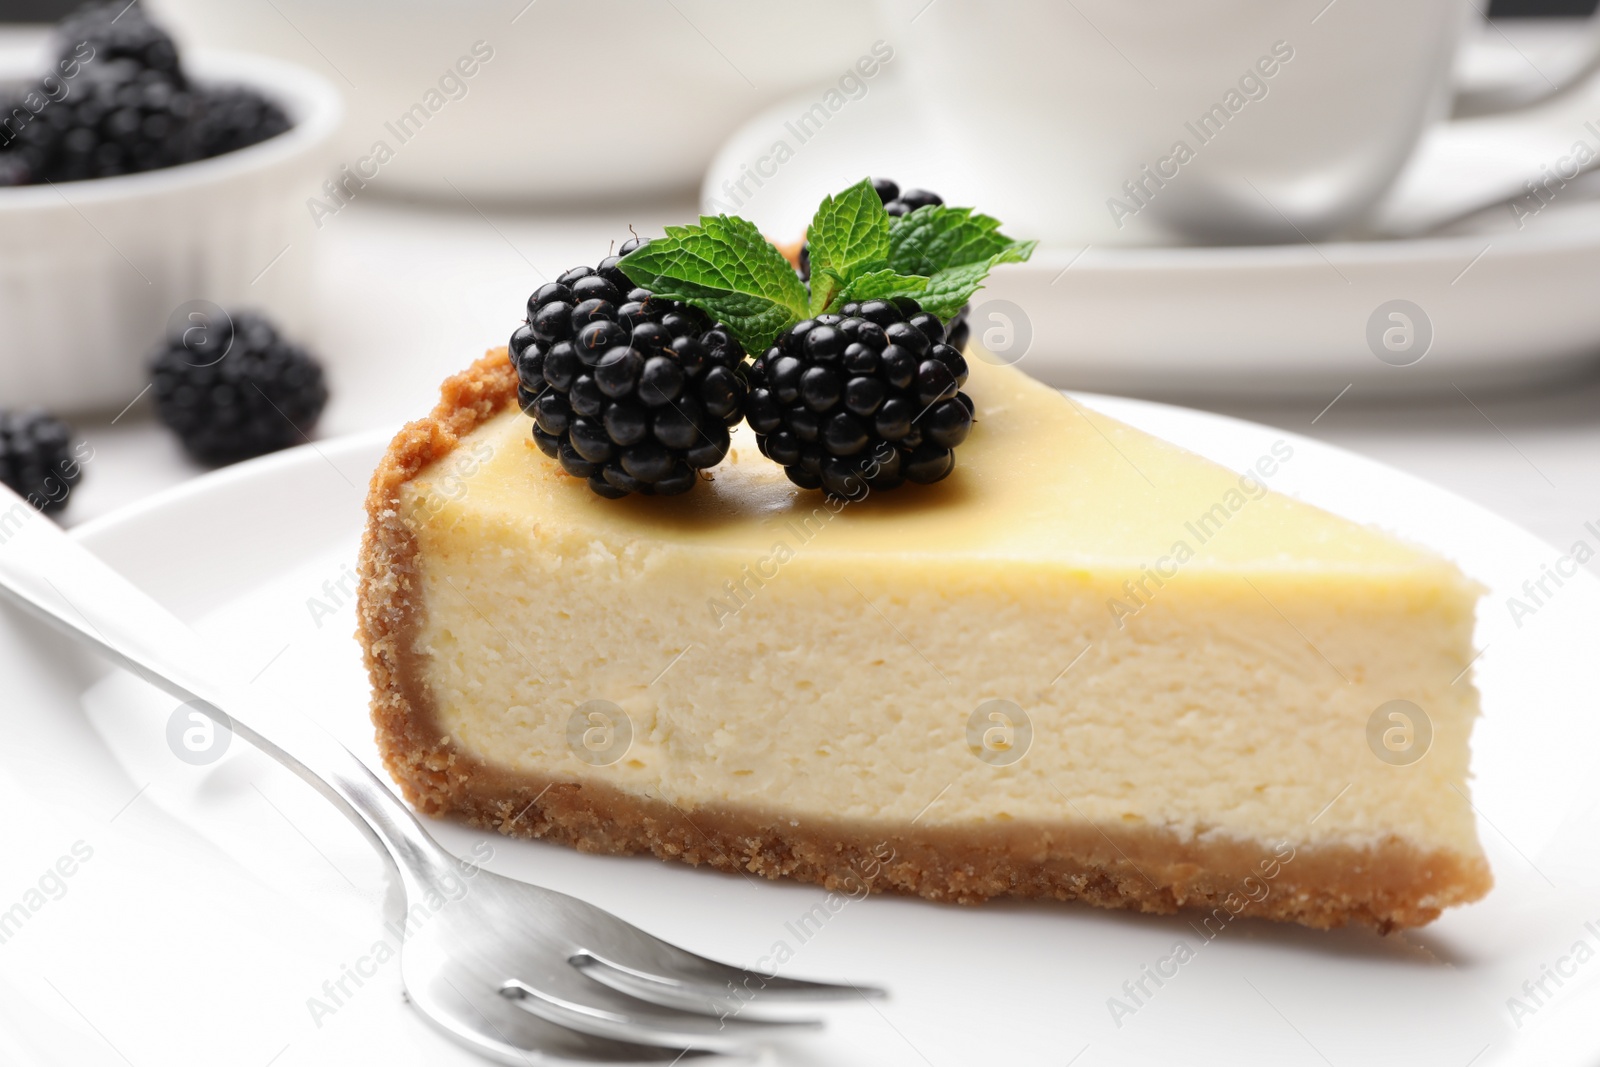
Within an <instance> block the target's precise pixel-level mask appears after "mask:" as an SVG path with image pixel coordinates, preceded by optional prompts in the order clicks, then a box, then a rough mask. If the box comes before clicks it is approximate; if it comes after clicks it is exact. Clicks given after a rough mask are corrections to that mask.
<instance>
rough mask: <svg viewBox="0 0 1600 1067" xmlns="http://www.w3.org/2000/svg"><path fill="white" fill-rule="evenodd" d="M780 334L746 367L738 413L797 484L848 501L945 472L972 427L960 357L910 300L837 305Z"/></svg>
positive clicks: (937, 325)
mask: <svg viewBox="0 0 1600 1067" xmlns="http://www.w3.org/2000/svg"><path fill="white" fill-rule="evenodd" d="M840 311H841V312H842V313H841V314H826V315H819V316H817V317H816V318H815V319H807V320H805V321H804V322H801V323H799V324H798V325H796V326H794V327H791V328H790V329H789V330H788V331H786V332H785V333H784V334H783V335H782V336H781V337H780V338H779V339H778V342H777V343H776V344H774V345H773V346H772V347H771V348H769V349H767V351H766V352H765V353H763V354H762V355H761V357H760V358H759V359H757V360H756V361H755V363H754V364H753V365H752V366H751V368H750V398H749V400H748V402H747V403H746V406H745V416H746V419H747V421H748V422H749V423H750V428H751V429H753V430H754V431H755V432H756V443H757V445H758V447H759V448H760V449H761V452H762V454H763V455H765V456H766V457H767V458H769V459H771V460H773V461H774V462H776V463H779V464H781V465H782V466H783V468H784V473H785V474H787V475H788V477H789V480H790V481H792V482H793V483H795V484H796V485H798V486H800V487H802V488H805V489H821V490H823V491H824V492H825V493H828V494H829V495H831V496H836V497H844V498H850V499H855V498H859V497H860V496H861V495H863V492H864V488H863V487H865V488H866V489H870V490H885V489H894V488H897V487H898V486H900V485H902V484H904V483H906V482H915V483H920V484H924V485H926V484H931V483H933V482H937V481H940V480H941V479H943V478H945V477H947V476H948V475H949V474H950V472H951V471H952V470H954V469H955V449H956V448H957V446H959V445H960V444H961V443H962V442H963V441H965V440H966V438H967V434H968V433H969V432H970V431H971V429H972V421H973V413H974V409H973V404H972V399H971V398H970V397H968V396H967V395H966V394H965V393H963V392H961V386H962V385H964V384H966V380H967V364H966V360H965V359H964V358H963V357H962V355H961V353H960V352H959V351H957V350H956V349H955V348H954V347H952V346H951V345H950V344H949V343H948V335H947V333H946V330H945V327H944V325H943V324H942V323H940V321H939V319H938V317H937V316H935V315H932V314H930V313H928V312H926V311H923V310H922V308H921V307H920V306H919V305H918V304H917V303H916V302H915V301H913V300H910V299H905V298H902V299H899V300H895V301H888V300H868V301H865V302H862V303H851V304H845V305H844V306H843V307H842V308H840Z"/></svg>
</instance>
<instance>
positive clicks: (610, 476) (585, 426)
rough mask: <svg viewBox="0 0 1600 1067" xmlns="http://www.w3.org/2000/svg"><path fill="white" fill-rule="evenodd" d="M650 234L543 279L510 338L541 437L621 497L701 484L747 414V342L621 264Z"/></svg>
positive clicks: (559, 456)
mask: <svg viewBox="0 0 1600 1067" xmlns="http://www.w3.org/2000/svg"><path fill="white" fill-rule="evenodd" d="M642 243H643V242H642V241H640V240H639V239H637V238H636V239H634V240H630V241H628V242H626V243H624V244H623V245H622V247H621V248H620V249H619V250H618V254H617V255H613V256H607V257H606V258H605V259H603V260H601V261H600V265H599V266H598V267H574V268H573V269H572V270H569V271H567V272H566V273H565V274H563V275H561V277H559V278H557V279H556V280H555V281H553V282H549V283H547V284H545V285H542V286H540V287H539V288H538V289H537V290H536V291H535V292H534V294H533V295H532V296H530V297H529V298H528V319H527V322H525V323H524V324H523V325H522V326H520V327H518V328H517V331H516V332H515V333H513V334H512V335H511V343H510V352H511V363H512V366H514V367H515V368H516V370H517V381H518V387H517V400H518V402H519V403H520V404H521V406H522V410H523V411H524V412H525V413H527V414H528V415H530V416H532V417H533V419H534V425H533V439H534V441H535V442H537V443H538V445H539V447H540V449H542V450H543V451H544V453H545V454H546V455H548V456H550V457H552V458H554V459H556V460H559V461H560V463H561V466H562V467H564V468H565V469H566V471H567V473H569V474H573V475H576V476H577V477H579V478H584V479H587V480H588V483H589V488H590V489H592V490H593V491H594V492H596V493H598V494H599V495H601V496H603V497H610V498H613V499H615V498H618V497H624V496H627V495H628V494H629V493H640V494H644V495H652V494H653V495H657V496H669V495H672V494H674V493H682V492H686V491H688V490H689V489H692V488H693V487H694V483H695V482H696V481H697V480H698V477H697V472H698V471H701V470H705V469H706V468H708V467H714V466H716V465H717V464H718V463H720V462H722V459H723V457H724V456H726V455H727V454H728V445H729V438H728V429H729V427H731V426H733V425H735V424H737V423H738V422H739V420H740V419H741V418H742V417H743V416H744V403H745V394H746V385H745V366H744V358H745V352H744V349H743V348H742V347H741V346H740V344H739V342H738V341H736V340H735V339H734V338H733V336H732V335H731V334H730V333H729V332H728V331H727V330H726V329H724V328H723V327H722V326H720V325H717V324H714V323H712V321H711V320H710V319H709V318H707V317H706V315H705V313H704V312H702V311H700V310H698V309H697V308H693V307H690V306H688V305H686V304H683V303H680V302H678V301H675V300H665V299H662V298H659V297H656V296H655V295H653V294H652V293H651V292H650V291H649V290H648V289H641V288H638V287H637V286H635V285H634V284H633V283H632V282H631V281H629V280H628V278H627V276H626V275H624V274H623V273H622V271H621V270H620V269H618V267H617V261H618V260H619V259H621V257H622V256H625V255H627V254H628V253H629V252H631V251H633V250H634V249H635V248H638V247H639V245H640V244H642Z"/></svg>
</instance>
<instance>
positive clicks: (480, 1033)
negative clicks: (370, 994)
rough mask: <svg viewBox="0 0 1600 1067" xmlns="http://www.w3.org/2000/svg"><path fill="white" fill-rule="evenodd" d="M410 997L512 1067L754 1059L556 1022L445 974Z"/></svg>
mask: <svg viewBox="0 0 1600 1067" xmlns="http://www.w3.org/2000/svg"><path fill="white" fill-rule="evenodd" d="M422 993H423V995H422V997H421V998H419V997H418V996H417V995H416V994H413V995H412V996H411V997H410V999H411V1001H412V1006H413V1007H414V1008H416V1009H417V1010H418V1012H419V1014H421V1015H422V1016H423V1018H425V1019H426V1020H427V1021H428V1022H430V1023H432V1024H433V1025H434V1026H436V1027H438V1028H439V1029H440V1030H442V1031H444V1033H446V1034H447V1035H448V1036H450V1037H451V1038H453V1039H454V1040H456V1041H457V1042H459V1043H461V1044H462V1045H464V1046H466V1047H467V1048H469V1049H471V1050H472V1051H473V1052H476V1053H477V1054H478V1055H480V1056H483V1057H485V1058H487V1059H490V1060H493V1061H495V1062H497V1063H503V1064H509V1065H511V1067H581V1065H604V1067H671V1065H673V1064H676V1065H679V1067H687V1065H689V1064H691V1063H693V1064H703V1065H704V1067H753V1065H754V1064H755V1063H756V1062H757V1061H756V1060H755V1059H754V1058H749V1057H746V1056H742V1055H734V1056H728V1055H724V1054H722V1053H720V1052H714V1051H705V1050H690V1051H683V1050H682V1049H681V1046H680V1048H679V1049H671V1048H665V1047H661V1046H656V1045H647V1044H638V1043H635V1042H632V1041H626V1040H623V1041H619V1040H616V1039H614V1038H611V1037H602V1036H597V1035H594V1034H589V1033H581V1032H579V1031H576V1030H572V1029H569V1028H567V1027H564V1026H559V1025H557V1024H555V1023H552V1022H550V1021H548V1020H546V1019H543V1018H541V1017H539V1016H538V1015H534V1014H531V1013H529V1012H526V1011H523V1010H521V1009H519V1008H518V1007H517V1006H516V1005H514V1004H512V1003H510V1002H508V1001H507V1000H505V999H504V998H503V997H499V996H495V995H494V994H492V993H489V994H487V995H484V994H478V995H474V996H468V995H467V994H466V993H465V992H463V991H462V990H461V989H459V988H457V987H456V985H455V984H454V983H452V982H450V981H449V980H448V979H442V985H441V984H438V983H435V984H434V985H433V986H432V988H429V989H427V990H425V991H422Z"/></svg>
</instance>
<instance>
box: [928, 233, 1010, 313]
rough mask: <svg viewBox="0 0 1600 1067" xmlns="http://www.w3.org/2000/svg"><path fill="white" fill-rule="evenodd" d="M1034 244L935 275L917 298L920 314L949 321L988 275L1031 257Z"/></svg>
mask: <svg viewBox="0 0 1600 1067" xmlns="http://www.w3.org/2000/svg"><path fill="white" fill-rule="evenodd" d="M1037 243H1038V242H1036V241H1020V242H1013V243H1012V247H1009V248H1007V249H1005V250H1003V251H1000V252H996V253H995V254H994V255H992V256H990V257H989V258H987V259H981V260H979V261H978V262H976V263H963V264H961V265H960V266H956V267H947V268H946V269H944V270H941V271H935V272H934V274H933V276H932V277H930V278H929V279H928V288H927V289H926V290H925V291H924V292H923V293H922V294H921V295H920V296H918V297H917V302H918V303H920V304H921V305H922V310H924V311H931V312H932V313H933V314H935V315H937V316H939V318H941V319H944V320H945V321H949V319H950V318H951V317H952V316H953V315H955V313H956V312H957V311H960V310H961V305H962V304H965V303H966V302H967V301H968V300H971V299H972V294H973V293H975V292H977V291H978V289H979V288H980V287H981V286H982V285H983V280H984V278H986V277H988V274H989V271H991V270H992V269H994V268H995V267H996V266H997V265H999V264H1001V263H1020V262H1022V261H1023V260H1025V259H1027V258H1028V257H1029V256H1030V255H1032V254H1033V249H1034V246H1035V245H1036V244H1037Z"/></svg>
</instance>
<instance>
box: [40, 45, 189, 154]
mask: <svg viewBox="0 0 1600 1067" xmlns="http://www.w3.org/2000/svg"><path fill="white" fill-rule="evenodd" d="M199 110H200V101H199V98H198V97H197V95H196V94H195V93H193V92H191V91H189V90H188V89H185V88H183V87H181V86H179V85H177V84H176V83H174V82H173V81H172V80H170V79H169V78H168V77H167V76H166V75H164V74H163V73H161V72H160V71H157V70H154V69H151V68H148V67H142V66H140V65H139V64H138V63H137V62H136V61H134V60H132V59H113V60H108V61H106V62H104V63H101V62H99V61H98V60H96V61H95V62H94V63H93V64H90V65H86V66H85V67H84V71H83V73H82V74H81V75H79V76H78V78H77V79H75V80H74V81H73V82H72V91H71V92H70V93H68V94H67V95H66V96H64V97H62V98H61V99H60V100H58V101H55V102H53V103H51V104H50V105H49V106H47V107H45V108H44V109H43V110H41V111H40V112H39V113H38V114H37V115H34V116H32V118H31V119H30V120H29V121H28V122H27V123H26V124H25V125H23V126H22V127H21V128H20V130H18V131H17V132H16V137H15V141H14V143H13V145H12V151H13V152H15V153H16V154H17V155H18V156H19V157H20V159H21V161H22V163H23V164H24V165H25V166H26V167H27V169H28V171H29V173H30V175H31V180H32V181H78V180H81V179H85V178H108V177H112V176H114V175H118V174H131V173H134V172H137V171H144V170H154V169H155V168H157V167H170V166H173V165H175V164H178V163H185V162H188V161H189V160H192V159H197V158H199V148H198V144H197V142H196V139H195V125H196V123H195V119H196V118H197V116H198V114H199Z"/></svg>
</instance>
